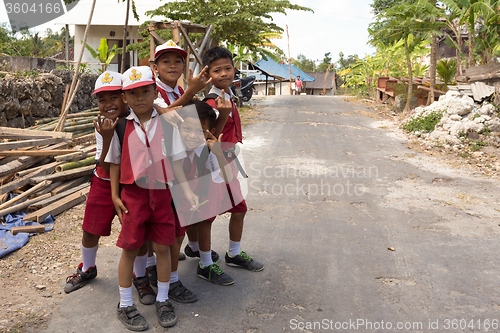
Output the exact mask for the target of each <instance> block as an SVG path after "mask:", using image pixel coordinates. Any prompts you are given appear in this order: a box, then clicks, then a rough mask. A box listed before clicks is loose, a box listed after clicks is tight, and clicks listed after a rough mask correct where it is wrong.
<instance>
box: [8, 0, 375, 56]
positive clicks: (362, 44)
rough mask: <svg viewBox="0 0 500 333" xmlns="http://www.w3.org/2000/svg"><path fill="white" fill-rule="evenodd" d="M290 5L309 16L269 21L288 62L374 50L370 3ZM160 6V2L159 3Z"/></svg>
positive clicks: (327, 0)
mask: <svg viewBox="0 0 500 333" xmlns="http://www.w3.org/2000/svg"><path fill="white" fill-rule="evenodd" d="M290 2H291V3H294V4H298V5H301V6H305V7H309V8H311V9H313V10H314V13H312V12H304V11H287V13H288V14H287V15H283V14H273V21H274V22H275V23H276V24H277V25H278V26H280V27H282V28H283V29H284V33H283V39H281V40H273V42H274V43H275V44H276V45H277V46H279V47H280V48H281V49H282V50H283V51H284V52H285V54H288V44H287V38H286V37H287V35H286V25H288V31H289V35H290V55H291V57H292V58H297V56H298V55H299V54H300V53H302V54H304V55H305V56H306V58H308V59H311V60H314V61H317V63H320V62H321V61H322V60H323V58H324V55H325V53H327V52H331V55H332V58H333V61H336V60H337V59H338V54H339V52H343V53H344V55H345V57H347V56H348V55H352V54H357V55H358V56H359V57H361V58H363V57H364V56H365V55H366V54H372V53H374V52H375V49H374V48H373V47H371V46H369V45H367V42H368V32H367V28H368V24H369V23H370V22H372V21H373V14H372V13H371V7H370V4H371V3H372V2H373V0H356V1H354V0H290ZM159 3H161V2H159ZM0 22H8V17H7V14H6V10H5V7H4V4H3V0H0ZM47 28H51V29H52V30H59V29H61V26H60V25H54V24H53V23H50V22H49V23H46V24H43V25H40V26H38V27H36V28H34V31H35V32H44V31H45V30H46V29H47Z"/></svg>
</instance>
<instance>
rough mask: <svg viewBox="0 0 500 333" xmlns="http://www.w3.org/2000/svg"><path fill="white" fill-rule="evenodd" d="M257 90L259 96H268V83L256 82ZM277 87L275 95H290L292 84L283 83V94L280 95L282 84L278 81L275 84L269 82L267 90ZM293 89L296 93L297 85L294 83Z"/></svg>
mask: <svg viewBox="0 0 500 333" xmlns="http://www.w3.org/2000/svg"><path fill="white" fill-rule="evenodd" d="M254 86H255V89H256V90H257V95H260V96H262V95H265V94H266V81H258V82H254ZM269 87H275V95H290V82H281V93H280V82H279V81H276V83H275V84H273V82H272V81H269V82H268V84H267V88H268V90H269ZM292 89H294V92H295V85H294V84H293V83H292Z"/></svg>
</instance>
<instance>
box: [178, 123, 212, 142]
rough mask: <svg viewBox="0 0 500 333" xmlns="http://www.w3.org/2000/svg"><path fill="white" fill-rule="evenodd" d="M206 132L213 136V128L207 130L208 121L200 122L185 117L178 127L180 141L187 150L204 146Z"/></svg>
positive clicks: (206, 136)
mask: <svg viewBox="0 0 500 333" xmlns="http://www.w3.org/2000/svg"><path fill="white" fill-rule="evenodd" d="M206 131H210V132H211V133H212V134H213V133H214V132H215V128H209V126H208V121H201V122H200V120H199V119H198V118H193V117H185V118H184V121H183V122H182V123H181V125H180V127H179V132H180V134H181V140H182V142H183V143H184V145H186V148H187V149H196V148H198V147H199V146H201V145H202V144H204V143H205V141H206V140H207V138H208V133H206Z"/></svg>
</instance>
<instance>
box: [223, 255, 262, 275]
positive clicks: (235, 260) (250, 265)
mask: <svg viewBox="0 0 500 333" xmlns="http://www.w3.org/2000/svg"><path fill="white" fill-rule="evenodd" d="M225 259H226V265H228V266H233V267H239V268H244V269H246V270H249V271H252V272H260V271H261V270H263V269H264V265H263V264H261V263H260V262H258V261H257V260H253V258H252V257H250V256H249V255H248V254H246V253H245V252H243V251H240V254H237V255H235V256H234V257H230V256H229V254H228V253H227V252H226V257H225Z"/></svg>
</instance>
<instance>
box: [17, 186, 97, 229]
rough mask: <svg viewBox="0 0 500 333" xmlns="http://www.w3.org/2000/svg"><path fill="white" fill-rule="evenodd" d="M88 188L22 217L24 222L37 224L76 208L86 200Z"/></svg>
mask: <svg viewBox="0 0 500 333" xmlns="http://www.w3.org/2000/svg"><path fill="white" fill-rule="evenodd" d="M89 190H90V186H89V187H86V188H85V189H83V190H80V191H78V192H76V193H73V194H72V195H70V196H68V197H66V198H64V199H62V200H59V201H56V202H54V203H53V204H51V205H48V206H47V207H44V208H42V209H40V210H37V211H36V212H33V213H31V214H28V215H26V216H24V217H23V220H24V221H36V222H38V223H41V222H43V220H45V218H46V217H47V216H49V215H52V216H55V215H57V214H60V213H62V212H64V211H65V210H67V209H69V208H71V207H73V206H76V205H78V204H81V203H82V202H84V201H85V200H86V199H87V194H88V193H89Z"/></svg>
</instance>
